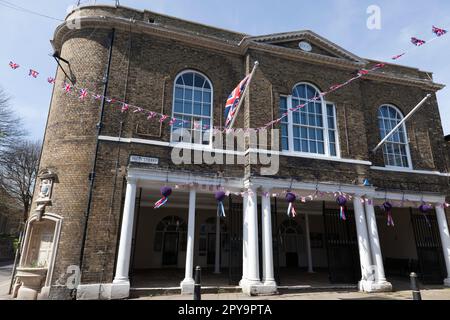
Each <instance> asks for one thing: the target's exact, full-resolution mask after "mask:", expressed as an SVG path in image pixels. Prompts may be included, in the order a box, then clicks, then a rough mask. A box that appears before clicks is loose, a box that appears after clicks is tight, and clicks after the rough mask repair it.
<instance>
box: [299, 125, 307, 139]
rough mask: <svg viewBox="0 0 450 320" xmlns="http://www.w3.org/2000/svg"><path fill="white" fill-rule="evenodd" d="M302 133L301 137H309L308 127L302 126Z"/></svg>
mask: <svg viewBox="0 0 450 320" xmlns="http://www.w3.org/2000/svg"><path fill="white" fill-rule="evenodd" d="M300 134H301V138H303V139H308V128H305V127H302V128H301V132H300Z"/></svg>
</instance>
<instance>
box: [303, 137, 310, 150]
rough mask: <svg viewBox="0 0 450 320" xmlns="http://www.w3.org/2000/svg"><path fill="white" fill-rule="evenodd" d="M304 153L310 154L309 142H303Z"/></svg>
mask: <svg viewBox="0 0 450 320" xmlns="http://www.w3.org/2000/svg"><path fill="white" fill-rule="evenodd" d="M302 152H309V149H308V140H303V139H302Z"/></svg>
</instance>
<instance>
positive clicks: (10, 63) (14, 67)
mask: <svg viewBox="0 0 450 320" xmlns="http://www.w3.org/2000/svg"><path fill="white" fill-rule="evenodd" d="M9 66H10V67H11V68H12V69H13V70H16V69H17V68H18V67H20V66H19V65H18V64H17V63H15V62H12V61H10V62H9Z"/></svg>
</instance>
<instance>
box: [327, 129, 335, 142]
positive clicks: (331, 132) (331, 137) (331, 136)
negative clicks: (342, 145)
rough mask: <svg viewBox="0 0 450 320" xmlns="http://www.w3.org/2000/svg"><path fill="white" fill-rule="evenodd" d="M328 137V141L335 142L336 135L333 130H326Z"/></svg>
mask: <svg viewBox="0 0 450 320" xmlns="http://www.w3.org/2000/svg"><path fill="white" fill-rule="evenodd" d="M328 137H329V139H330V143H336V135H335V133H334V131H332V130H330V131H328Z"/></svg>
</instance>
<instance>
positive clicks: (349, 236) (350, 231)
mask: <svg viewBox="0 0 450 320" xmlns="http://www.w3.org/2000/svg"><path fill="white" fill-rule="evenodd" d="M346 217H347V220H345V221H343V220H341V219H340V218H339V209H326V208H325V202H324V205H323V219H324V228H325V243H326V247H327V256H328V272H329V279H330V282H331V283H357V282H358V281H359V280H360V279H361V267H360V262H359V252H358V241H357V235H356V225H355V214H354V212H353V211H350V210H347V211H346Z"/></svg>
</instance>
